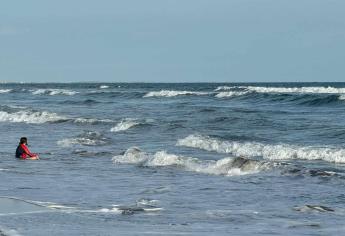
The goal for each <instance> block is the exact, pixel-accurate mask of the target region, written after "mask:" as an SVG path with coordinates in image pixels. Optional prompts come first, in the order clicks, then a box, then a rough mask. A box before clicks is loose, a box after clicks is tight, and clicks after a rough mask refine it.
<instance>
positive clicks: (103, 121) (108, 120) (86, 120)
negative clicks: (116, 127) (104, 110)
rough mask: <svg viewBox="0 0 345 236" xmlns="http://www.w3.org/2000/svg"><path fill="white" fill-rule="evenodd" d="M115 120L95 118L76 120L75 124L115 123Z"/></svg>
mask: <svg viewBox="0 0 345 236" xmlns="http://www.w3.org/2000/svg"><path fill="white" fill-rule="evenodd" d="M113 122H114V121H113V120H110V119H93V118H76V119H74V123H80V124H97V123H113Z"/></svg>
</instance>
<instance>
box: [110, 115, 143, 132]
mask: <svg viewBox="0 0 345 236" xmlns="http://www.w3.org/2000/svg"><path fill="white" fill-rule="evenodd" d="M139 124H141V123H140V122H139V120H137V119H132V118H126V119H123V120H121V121H120V122H119V123H118V124H117V125H116V126H115V127H113V128H111V129H110V131H111V132H120V131H124V130H128V129H130V128H132V127H135V126H137V125H139Z"/></svg>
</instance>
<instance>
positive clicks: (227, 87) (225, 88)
mask: <svg viewBox="0 0 345 236" xmlns="http://www.w3.org/2000/svg"><path fill="white" fill-rule="evenodd" d="M233 88H234V87H230V86H219V87H217V88H216V89H215V90H214V91H216V92H217V91H223V90H231V89H233Z"/></svg>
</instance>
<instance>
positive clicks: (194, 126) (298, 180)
mask: <svg viewBox="0 0 345 236" xmlns="http://www.w3.org/2000/svg"><path fill="white" fill-rule="evenodd" d="M0 102H1V103H0V135H1V136H0V147H1V149H0V154H1V155H0V232H1V233H2V234H4V235H35V236H36V235H42V236H43V235H44V236H45V235H254V234H255V235H270V234H272V235H343V234H345V227H344V225H343V222H344V217H345V206H344V203H345V192H344V189H345V144H344V139H345V84H344V83H307V84H302V83H284V84H262V83H260V84H120V83H119V84H117V83H102V84H100V83H71V84H11V83H3V84H0ZM22 136H26V137H28V140H29V148H30V150H31V151H32V152H37V153H39V154H40V157H41V160H39V161H22V160H18V159H16V158H15V157H14V153H15V149H16V146H17V144H18V141H19V139H20V137H22ZM1 233H0V234H1Z"/></svg>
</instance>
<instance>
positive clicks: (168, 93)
mask: <svg viewBox="0 0 345 236" xmlns="http://www.w3.org/2000/svg"><path fill="white" fill-rule="evenodd" d="M208 94H209V93H208V92H196V91H176V90H161V91H152V92H148V93H147V94H145V95H144V98H147V97H176V96H181V95H208Z"/></svg>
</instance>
